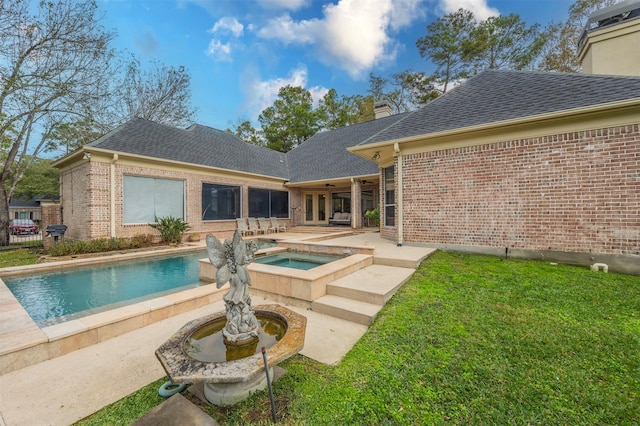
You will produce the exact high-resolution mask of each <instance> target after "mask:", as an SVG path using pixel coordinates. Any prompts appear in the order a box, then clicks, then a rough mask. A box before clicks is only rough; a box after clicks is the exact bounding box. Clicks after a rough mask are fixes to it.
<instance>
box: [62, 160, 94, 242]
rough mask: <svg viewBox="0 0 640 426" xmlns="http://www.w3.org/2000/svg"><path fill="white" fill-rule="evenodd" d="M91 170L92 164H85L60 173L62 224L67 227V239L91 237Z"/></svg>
mask: <svg viewBox="0 0 640 426" xmlns="http://www.w3.org/2000/svg"><path fill="white" fill-rule="evenodd" d="M90 169H91V165H90V163H89V162H83V163H79V164H77V165H74V166H73V167H70V168H68V169H66V170H64V171H61V172H60V202H61V204H62V223H64V224H66V225H67V232H66V233H65V238H67V239H73V240H81V239H89V238H90V235H91V234H90V233H91V210H90V190H89V188H90V187H89V172H90Z"/></svg>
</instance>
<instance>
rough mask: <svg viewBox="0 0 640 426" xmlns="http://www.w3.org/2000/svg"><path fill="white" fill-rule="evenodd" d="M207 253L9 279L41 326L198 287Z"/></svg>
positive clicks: (11, 286) (194, 253)
mask: <svg viewBox="0 0 640 426" xmlns="http://www.w3.org/2000/svg"><path fill="white" fill-rule="evenodd" d="M206 256H207V254H206V251H197V252H191V253H188V254H182V255H174V256H163V257H156V258H151V259H145V260H133V261H125V262H117V263H111V264H105V265H100V266H87V267H81V268H76V269H72V270H63V271H55V272H49V273H43V274H38V275H21V276H14V277H6V278H3V281H4V283H5V284H6V285H7V287H8V288H9V290H10V291H11V292H12V293H13V295H14V296H15V297H16V299H18V301H19V302H20V304H21V305H22V306H23V307H24V309H25V310H26V311H27V313H29V315H30V316H31V318H32V319H33V320H34V321H35V322H36V323H37V324H38V325H39V326H40V327H44V326H48V325H53V324H57V323H60V322H64V321H68V320H71V319H74V318H79V317H83V316H86V315H91V314H95V313H98V312H102V311H106V310H109V309H114V308H117V307H120V306H124V305H128V304H130V303H134V302H139V301H142V300H148V299H152V298H155V297H159V296H162V295H164V294H167V293H173V292H176V291H181V290H186V289H188V288H194V287H198V286H200V285H203V284H204V283H202V282H200V280H199V265H198V259H201V258H203V257H206Z"/></svg>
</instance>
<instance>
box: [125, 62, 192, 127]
mask: <svg viewBox="0 0 640 426" xmlns="http://www.w3.org/2000/svg"><path fill="white" fill-rule="evenodd" d="M149 66H150V68H149V69H147V70H143V69H142V67H141V65H140V61H139V60H138V59H136V58H132V60H131V62H130V63H129V64H128V65H127V71H126V73H125V76H124V78H123V80H122V84H121V85H120V90H119V91H118V92H117V95H118V97H119V100H118V101H119V102H120V103H121V104H122V108H121V110H122V111H124V112H125V116H124V117H123V119H124V120H130V119H132V118H144V119H147V120H151V121H155V122H157V123H162V124H167V125H169V126H176V127H187V126H189V125H190V124H192V123H193V121H194V116H195V114H196V109H195V108H193V107H192V106H191V89H190V86H191V75H190V74H189V72H188V71H187V70H186V69H185V68H184V67H183V66H180V67H178V68H177V69H175V68H173V67H170V66H167V65H164V64H162V63H160V62H158V61H152V62H151V63H150V65H149Z"/></svg>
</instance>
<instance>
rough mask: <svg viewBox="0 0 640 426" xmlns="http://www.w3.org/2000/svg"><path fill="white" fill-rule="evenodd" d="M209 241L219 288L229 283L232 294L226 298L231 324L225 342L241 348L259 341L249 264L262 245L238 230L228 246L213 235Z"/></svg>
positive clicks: (227, 327)
mask: <svg viewBox="0 0 640 426" xmlns="http://www.w3.org/2000/svg"><path fill="white" fill-rule="evenodd" d="M206 242H207V252H208V253H209V261H210V262H211V264H212V265H213V266H215V267H216V268H217V271H216V287H217V288H220V287H222V286H223V285H225V284H226V283H227V281H229V291H228V292H227V294H225V295H224V302H225V309H226V315H227V324H226V325H225V327H224V329H223V330H222V334H223V336H224V338H225V340H226V341H227V342H228V343H231V344H237V345H240V344H244V343H247V342H248V341H251V340H253V339H256V338H257V337H258V328H259V323H258V320H257V319H256V316H255V313H254V310H253V307H252V306H251V297H250V296H249V286H250V285H251V278H250V277H249V271H248V270H247V265H249V264H250V263H251V262H253V259H254V254H255V252H256V250H258V246H257V245H256V243H255V241H244V240H243V239H242V237H241V235H240V232H239V231H238V230H236V231H235V233H234V234H233V238H229V239H227V240H225V242H224V243H222V242H220V240H218V239H217V238H216V237H215V236H213V235H211V234H209V235H207V239H206Z"/></svg>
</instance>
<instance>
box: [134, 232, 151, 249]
mask: <svg viewBox="0 0 640 426" xmlns="http://www.w3.org/2000/svg"><path fill="white" fill-rule="evenodd" d="M151 244H153V234H135V235H134V236H133V237H132V238H131V245H132V246H133V247H136V248H137V247H148V246H150V245H151Z"/></svg>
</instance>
